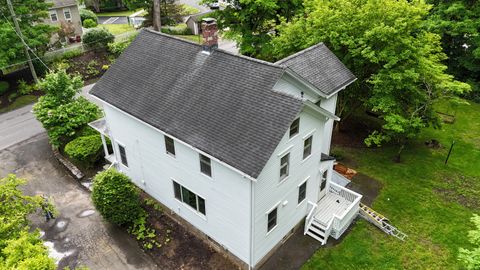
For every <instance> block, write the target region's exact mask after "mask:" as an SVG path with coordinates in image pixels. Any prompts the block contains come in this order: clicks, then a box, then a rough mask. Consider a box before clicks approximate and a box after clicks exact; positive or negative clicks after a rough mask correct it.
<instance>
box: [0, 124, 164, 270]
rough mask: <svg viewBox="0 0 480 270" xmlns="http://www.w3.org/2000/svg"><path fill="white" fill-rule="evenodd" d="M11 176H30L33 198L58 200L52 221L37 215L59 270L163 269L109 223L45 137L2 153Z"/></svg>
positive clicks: (1, 162)
mask: <svg viewBox="0 0 480 270" xmlns="http://www.w3.org/2000/svg"><path fill="white" fill-rule="evenodd" d="M9 173H15V174H17V176H19V177H22V178H26V179H27V180H28V184H27V185H26V186H25V187H24V191H25V192H26V193H27V194H30V195H33V194H46V195H48V196H51V197H53V200H54V203H55V205H56V206H57V209H58V210H59V211H60V215H59V216H58V217H57V218H56V219H55V220H51V221H50V222H48V223H47V222H45V219H44V218H43V216H41V215H40V213H39V214H38V215H33V216H32V218H31V220H32V223H33V224H32V225H33V227H36V228H40V230H41V231H42V234H44V235H43V240H44V241H45V243H46V245H47V246H49V247H50V254H51V256H53V257H55V258H56V259H57V260H58V262H59V263H58V269H63V268H64V267H65V266H70V269H74V268H75V267H76V266H80V265H84V266H87V267H89V268H90V269H92V270H93V269H116V270H117V269H118V270H122V269H156V268H157V266H156V265H155V264H154V263H153V261H152V260H151V258H150V257H149V256H148V255H146V254H145V253H144V252H143V251H142V250H141V249H140V248H139V247H138V245H137V243H136V241H135V240H134V239H133V238H132V237H131V236H130V235H128V234H127V233H126V232H125V231H123V230H121V229H119V228H116V227H114V226H112V225H110V224H108V223H106V222H104V221H103V220H102V218H101V216H100V215H99V214H98V213H97V212H96V211H95V208H94V206H93V204H92V201H91V200H90V194H89V193H88V192H87V191H85V190H84V189H83V188H82V187H81V186H80V185H79V184H78V183H77V182H76V180H74V179H73V178H72V177H70V176H69V175H68V174H67V173H66V171H65V170H64V168H63V167H62V166H61V165H60V164H59V163H58V161H57V160H56V159H55V158H54V157H53V153H52V151H51V148H50V145H49V144H48V138H47V136H46V134H44V133H42V134H40V135H37V136H35V137H33V138H31V139H28V140H26V141H24V142H21V143H19V144H16V145H14V146H11V147H9V148H6V149H4V150H0V177H2V178H3V177H4V176H6V175H7V174H9Z"/></svg>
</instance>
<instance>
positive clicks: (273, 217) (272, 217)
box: [267, 208, 277, 232]
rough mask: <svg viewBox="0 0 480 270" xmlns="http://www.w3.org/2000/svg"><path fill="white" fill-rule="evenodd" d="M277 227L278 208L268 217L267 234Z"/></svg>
mask: <svg viewBox="0 0 480 270" xmlns="http://www.w3.org/2000/svg"><path fill="white" fill-rule="evenodd" d="M275 226H277V208H275V209H273V210H272V211H270V213H268V216H267V232H269V231H271V230H273V228H275Z"/></svg>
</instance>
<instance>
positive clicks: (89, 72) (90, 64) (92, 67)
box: [87, 60, 100, 76]
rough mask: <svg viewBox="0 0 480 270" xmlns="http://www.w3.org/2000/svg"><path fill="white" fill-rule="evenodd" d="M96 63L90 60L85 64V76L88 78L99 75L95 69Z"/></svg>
mask: <svg viewBox="0 0 480 270" xmlns="http://www.w3.org/2000/svg"><path fill="white" fill-rule="evenodd" d="M97 65H98V62H97V61H95V60H91V61H90V62H88V64H87V75H89V76H97V75H98V74H100V71H99V70H98V69H97V67H96V66H97Z"/></svg>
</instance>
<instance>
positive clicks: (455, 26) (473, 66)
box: [429, 0, 480, 102]
mask: <svg viewBox="0 0 480 270" xmlns="http://www.w3.org/2000/svg"><path fill="white" fill-rule="evenodd" d="M430 2H431V3H432V4H434V7H433V9H432V12H431V15H430V17H429V21H430V23H429V27H430V29H431V30H432V31H434V32H436V33H438V34H439V35H440V36H441V37H442V47H443V49H444V51H445V53H446V54H447V55H448V59H447V60H446V61H445V63H446V64H447V66H448V71H449V72H450V73H452V74H453V75H455V78H456V79H458V80H461V81H465V82H468V83H469V84H470V85H471V86H472V89H473V91H472V92H471V93H470V94H469V96H468V97H470V98H472V99H474V100H476V101H477V102H480V2H479V1H472V0H456V1H439V0H430Z"/></svg>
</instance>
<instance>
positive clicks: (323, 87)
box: [275, 43, 356, 96]
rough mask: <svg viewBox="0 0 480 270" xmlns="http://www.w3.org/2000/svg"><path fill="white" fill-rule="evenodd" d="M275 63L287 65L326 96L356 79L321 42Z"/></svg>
mask: <svg viewBox="0 0 480 270" xmlns="http://www.w3.org/2000/svg"><path fill="white" fill-rule="evenodd" d="M275 64H279V65H285V66H287V67H289V68H290V69H291V70H292V71H293V72H295V73H297V74H298V75H300V76H301V77H303V78H304V79H306V80H307V81H308V82H309V83H311V84H312V85H313V86H315V87H316V88H317V89H318V90H320V91H321V92H322V93H324V94H325V95H327V96H328V95H330V94H332V93H334V92H336V91H338V90H339V89H340V88H342V87H345V86H347V85H349V84H350V83H352V82H353V81H354V80H355V79H356V78H355V76H354V75H353V74H352V72H350V70H348V68H347V67H346V66H345V65H344V64H343V63H342V62H341V61H340V60H339V59H338V58H337V57H336V56H335V54H333V53H332V52H331V51H330V50H329V49H328V48H327V46H325V45H324V44H323V43H319V44H317V45H315V46H312V47H309V48H307V49H305V50H303V51H300V52H298V53H296V54H293V55H291V56H289V57H287V58H284V59H282V60H280V61H278V62H276V63H275Z"/></svg>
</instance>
